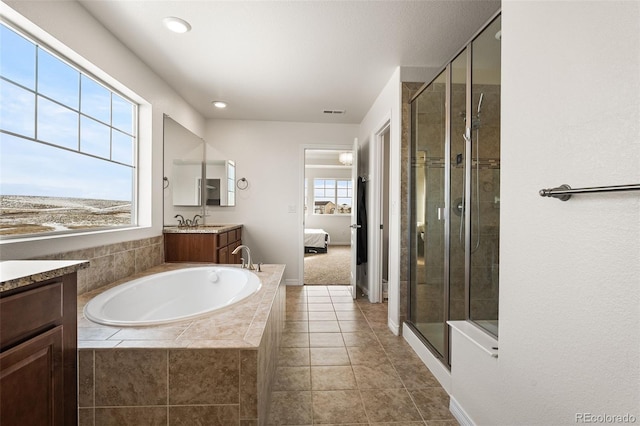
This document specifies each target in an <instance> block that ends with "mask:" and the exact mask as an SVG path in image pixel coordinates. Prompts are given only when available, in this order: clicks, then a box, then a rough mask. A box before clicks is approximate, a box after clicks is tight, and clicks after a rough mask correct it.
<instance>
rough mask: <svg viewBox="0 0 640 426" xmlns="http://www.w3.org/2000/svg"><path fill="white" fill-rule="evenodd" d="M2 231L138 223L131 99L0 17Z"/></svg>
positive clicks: (134, 110)
mask: <svg viewBox="0 0 640 426" xmlns="http://www.w3.org/2000/svg"><path fill="white" fill-rule="evenodd" d="M0 48H1V53H0V92H1V93H0V96H1V98H0V166H1V171H0V203H1V204H0V207H1V209H0V235H2V236H3V238H5V237H23V236H26V235H31V234H43V233H51V232H78V231H82V230H95V229H98V228H110V227H118V226H132V225H135V224H136V216H135V199H136V175H137V173H136V155H137V137H136V135H137V111H138V106H137V105H136V104H134V103H133V102H131V101H130V100H128V99H126V98H125V97H124V96H123V95H121V94H119V93H117V92H115V91H114V90H111V89H110V88H108V87H107V86H106V85H105V84H104V83H103V82H100V81H99V80H97V79H95V78H94V77H92V76H90V75H89V74H87V73H85V72H84V71H81V70H79V69H78V67H76V66H74V65H73V64H72V63H70V62H69V61H67V60H66V59H64V58H62V57H61V56H60V55H58V54H56V53H55V52H52V51H51V50H49V49H47V48H45V47H44V46H42V45H41V44H39V43H38V42H36V41H34V40H32V39H30V38H29V37H28V36H26V35H24V34H21V33H19V32H17V31H15V30H14V29H12V28H10V27H9V26H7V25H5V24H3V23H2V24H0Z"/></svg>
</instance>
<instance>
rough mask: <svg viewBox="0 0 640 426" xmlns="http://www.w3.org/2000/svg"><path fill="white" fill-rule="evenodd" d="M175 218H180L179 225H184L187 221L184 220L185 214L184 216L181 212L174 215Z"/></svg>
mask: <svg viewBox="0 0 640 426" xmlns="http://www.w3.org/2000/svg"><path fill="white" fill-rule="evenodd" d="M174 219H178V226H179V227H180V226H184V225H185V223H186V222H185V221H184V216H182V215H181V214H177V215H175V216H174Z"/></svg>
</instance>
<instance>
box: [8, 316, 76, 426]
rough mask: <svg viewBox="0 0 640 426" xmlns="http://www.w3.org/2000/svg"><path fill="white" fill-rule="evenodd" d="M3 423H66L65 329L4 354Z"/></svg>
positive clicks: (37, 338)
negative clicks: (63, 340) (63, 353)
mask: <svg viewBox="0 0 640 426" xmlns="http://www.w3.org/2000/svg"><path fill="white" fill-rule="evenodd" d="M0 389H2V392H0V424H2V425H3V426H14V425H15V426H18V425H55V426H57V425H60V426H62V425H63V423H64V410H63V407H64V396H63V368H62V326H57V327H55V328H53V329H51V330H49V331H47V332H44V333H42V334H40V335H38V336H36V337H34V338H32V339H29V340H27V341H26V342H24V343H22V344H20V345H18V346H16V347H14V348H11V349H9V350H7V351H5V352H3V353H2V354H0Z"/></svg>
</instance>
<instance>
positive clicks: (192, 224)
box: [191, 214, 202, 226]
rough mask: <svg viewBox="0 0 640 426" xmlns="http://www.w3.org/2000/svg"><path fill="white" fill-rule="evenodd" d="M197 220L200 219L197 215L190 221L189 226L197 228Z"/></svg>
mask: <svg viewBox="0 0 640 426" xmlns="http://www.w3.org/2000/svg"><path fill="white" fill-rule="evenodd" d="M198 218H200V219H202V216H200V215H199V214H197V215H195V216H194V217H193V219H191V226H198Z"/></svg>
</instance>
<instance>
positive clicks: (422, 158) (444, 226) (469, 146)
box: [407, 15, 501, 366]
mask: <svg viewBox="0 0 640 426" xmlns="http://www.w3.org/2000/svg"><path fill="white" fill-rule="evenodd" d="M500 28H501V27H500V15H497V16H496V17H494V18H493V19H492V20H491V21H490V22H489V23H488V24H487V25H486V26H485V27H484V29H483V30H481V31H480V32H479V33H478V34H477V35H476V36H475V37H474V38H473V39H472V40H471V41H470V42H469V43H468V44H467V45H466V46H465V47H464V48H463V49H462V50H461V51H460V52H459V53H458V54H457V55H456V56H455V58H454V59H453V60H452V61H451V62H449V63H448V64H447V65H446V66H445V67H444V68H443V70H442V71H441V72H440V74H438V76H437V77H436V78H435V79H434V80H432V81H431V82H429V83H428V84H426V85H424V86H423V87H422V88H421V90H419V91H418V92H417V93H416V95H414V97H413V98H412V100H411V178H410V183H411V187H410V192H411V196H410V199H411V212H410V251H411V254H410V265H409V266H410V267H409V271H410V287H409V320H408V322H407V323H408V326H409V327H411V328H412V330H413V331H414V332H415V333H416V334H417V335H418V336H419V337H420V338H421V339H422V340H423V341H424V342H425V344H426V346H427V347H429V349H430V350H431V351H432V353H433V354H434V355H435V356H436V357H437V358H438V359H440V360H441V361H442V363H443V364H445V365H447V366H449V365H450V349H449V326H448V325H447V321H450V320H469V321H471V322H473V323H474V324H475V325H477V326H478V327H479V328H481V329H482V330H483V331H485V332H487V333H489V334H491V335H493V336H496V337H497V335H498V288H499V264H500V262H499V235H500V43H501V31H500Z"/></svg>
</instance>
